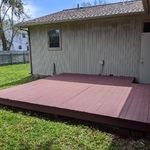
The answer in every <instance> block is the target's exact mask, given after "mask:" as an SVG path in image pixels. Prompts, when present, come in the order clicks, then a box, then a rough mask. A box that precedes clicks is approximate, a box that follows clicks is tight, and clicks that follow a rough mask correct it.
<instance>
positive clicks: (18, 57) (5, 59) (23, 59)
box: [0, 51, 29, 65]
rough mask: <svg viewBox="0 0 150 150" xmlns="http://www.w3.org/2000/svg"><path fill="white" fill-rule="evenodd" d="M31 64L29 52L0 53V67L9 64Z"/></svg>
mask: <svg viewBox="0 0 150 150" xmlns="http://www.w3.org/2000/svg"><path fill="white" fill-rule="evenodd" d="M20 63H29V52H28V51H22V52H20V51H19V52H18V51H8V52H5V51H1V52H0V65H7V64H20Z"/></svg>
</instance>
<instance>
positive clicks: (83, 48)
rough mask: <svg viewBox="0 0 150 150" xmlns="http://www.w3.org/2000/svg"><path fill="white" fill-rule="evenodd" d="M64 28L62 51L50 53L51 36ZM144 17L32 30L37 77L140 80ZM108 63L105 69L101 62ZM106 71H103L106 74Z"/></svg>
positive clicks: (34, 28)
mask: <svg viewBox="0 0 150 150" xmlns="http://www.w3.org/2000/svg"><path fill="white" fill-rule="evenodd" d="M59 26H60V27H61V31H62V39H61V40H62V50H61V51H50V50H49V48H48V35H47V32H48V30H49V29H51V28H58V27H59ZM141 32H142V22H141V18H140V17H131V18H126V17H125V18H120V19H111V20H110V19H105V20H93V21H82V22H78V23H77V22H74V23H64V24H60V25H57V26H54V25H53V26H52V25H51V26H35V27H31V28H30V33H31V37H30V38H31V50H32V59H33V62H32V65H33V74H39V75H52V74H53V63H55V64H56V72H57V73H58V74H59V73H81V74H101V73H102V74H103V75H110V74H113V75H116V76H132V77H137V78H138V77H139V60H140V51H141ZM102 60H104V61H105V64H104V68H103V69H102V65H101V61H102ZM102 70H103V71H102Z"/></svg>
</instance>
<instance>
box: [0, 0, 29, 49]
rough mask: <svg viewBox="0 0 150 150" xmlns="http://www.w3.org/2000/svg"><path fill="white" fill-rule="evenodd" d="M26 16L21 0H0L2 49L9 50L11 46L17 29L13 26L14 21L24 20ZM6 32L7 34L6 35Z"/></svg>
mask: <svg viewBox="0 0 150 150" xmlns="http://www.w3.org/2000/svg"><path fill="white" fill-rule="evenodd" d="M27 17H28V16H27V15H26V13H25V11H24V4H23V1H22V0H0V39H1V41H2V46H3V50H5V51H7V50H10V48H11V46H12V43H13V39H14V37H15V35H16V33H17V31H18V30H19V28H18V27H16V26H15V24H16V22H21V21H24V20H25V19H26V18H27ZM8 31H9V32H8ZM8 33H9V36H7V34H8Z"/></svg>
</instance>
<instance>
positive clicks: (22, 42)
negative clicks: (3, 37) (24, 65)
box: [0, 30, 29, 51]
mask: <svg viewBox="0 0 150 150" xmlns="http://www.w3.org/2000/svg"><path fill="white" fill-rule="evenodd" d="M9 33H10V31H8V35H7V36H9ZM2 50H3V47H2V42H1V41H0V51H2ZM27 50H29V42H28V33H27V31H23V30H19V31H18V32H17V34H16V36H15V37H14V40H13V44H12V46H11V51H27Z"/></svg>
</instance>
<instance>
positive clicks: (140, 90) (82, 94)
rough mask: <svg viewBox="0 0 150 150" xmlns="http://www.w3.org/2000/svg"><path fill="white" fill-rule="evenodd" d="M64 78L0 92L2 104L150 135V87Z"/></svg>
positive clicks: (91, 77) (112, 80) (119, 80)
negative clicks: (145, 132) (149, 133)
mask: <svg viewBox="0 0 150 150" xmlns="http://www.w3.org/2000/svg"><path fill="white" fill-rule="evenodd" d="M132 81H133V78H126V77H106V76H94V75H75V74H62V75H58V76H55V77H48V78H45V79H40V80H37V81H33V82H31V83H27V84H24V85H19V86H16V87H13V88H9V89H5V90H1V91H0V104H3V105H8V106H14V107H19V108H24V109H29V110H33V111H39V112H46V113H51V114H57V115H62V116H66V117H73V118H77V119H83V120H89V121H93V122H98V123H103V124H108V125H112V126H118V127H124V128H129V129H135V130H140V131H147V132H150V85H142V84H133V83H132Z"/></svg>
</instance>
